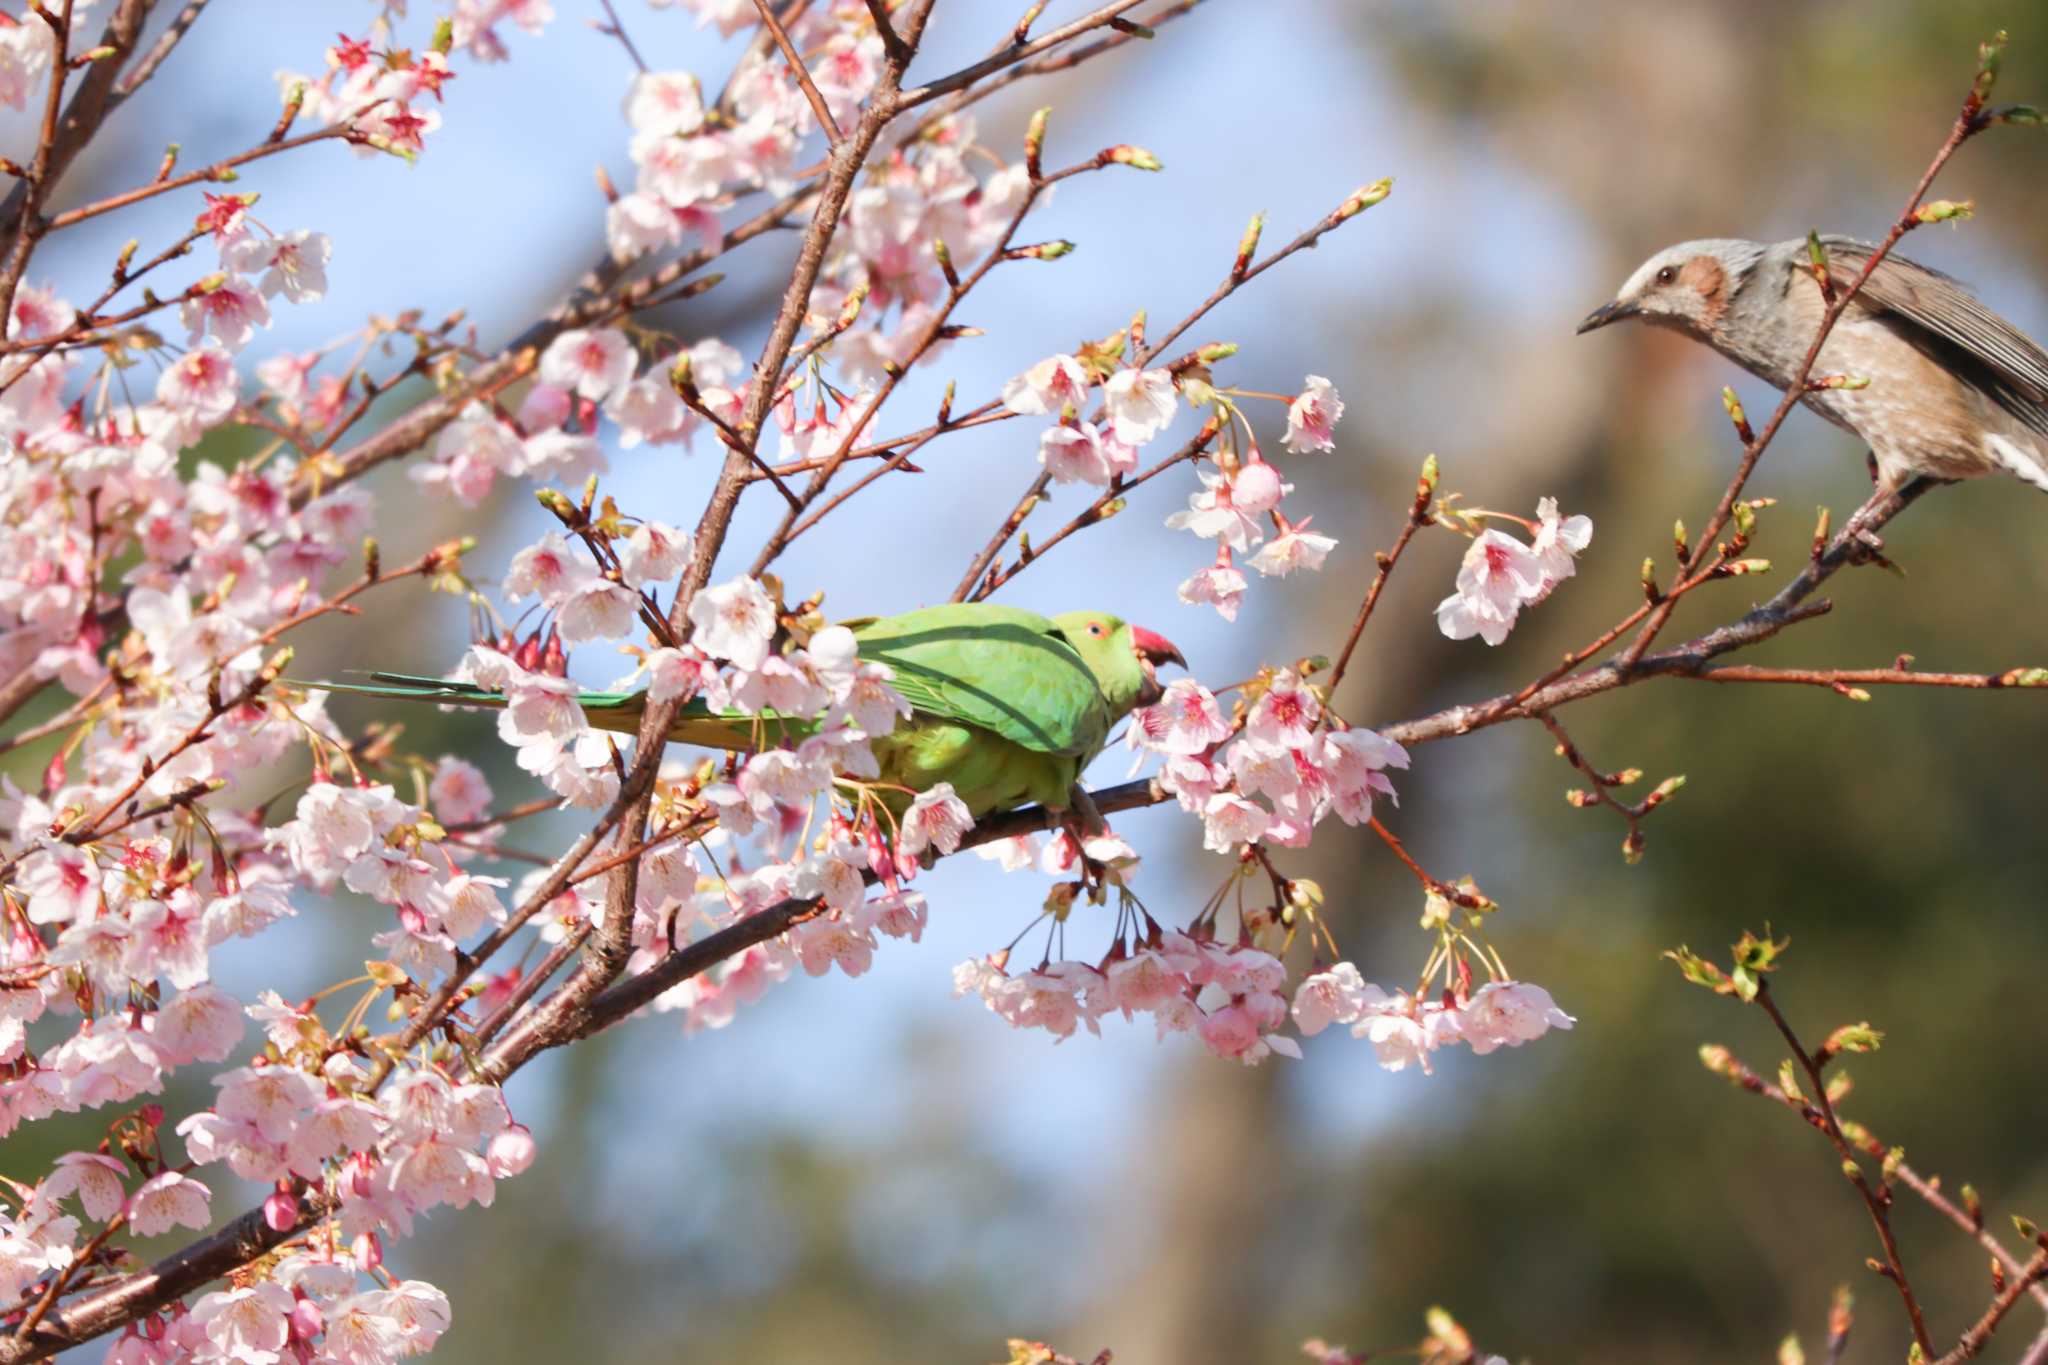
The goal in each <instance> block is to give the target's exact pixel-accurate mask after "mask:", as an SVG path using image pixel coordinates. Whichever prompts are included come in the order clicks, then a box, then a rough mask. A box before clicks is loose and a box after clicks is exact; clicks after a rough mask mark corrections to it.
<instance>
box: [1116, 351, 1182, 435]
mask: <svg viewBox="0 0 2048 1365" xmlns="http://www.w3.org/2000/svg"><path fill="white" fill-rule="evenodd" d="M1102 396H1103V401H1104V402H1105V403H1106V404H1107V405H1108V408H1109V419H1110V426H1111V427H1112V429H1114V430H1115V432H1116V438H1117V439H1118V440H1119V441H1122V442H1123V443H1124V444H1126V445H1131V446H1141V445H1144V444H1145V443H1146V442H1147V441H1150V440H1151V439H1152V438H1153V437H1155V436H1157V435H1158V434H1159V433H1160V432H1161V431H1163V430H1164V429H1165V428H1166V425H1167V424H1168V423H1169V422H1171V421H1173V413H1174V408H1175V406H1176V403H1177V398H1176V396H1175V394H1174V390H1173V374H1172V372H1171V371H1168V370H1138V369H1122V370H1118V371H1117V372H1116V373H1115V374H1113V375H1111V376H1110V377H1109V381H1108V382H1107V383H1105V384H1104V385H1103V386H1102Z"/></svg>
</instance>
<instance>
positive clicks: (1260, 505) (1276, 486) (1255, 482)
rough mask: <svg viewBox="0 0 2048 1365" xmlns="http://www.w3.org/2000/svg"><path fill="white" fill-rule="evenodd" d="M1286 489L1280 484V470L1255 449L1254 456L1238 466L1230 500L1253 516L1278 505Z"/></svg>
mask: <svg viewBox="0 0 2048 1365" xmlns="http://www.w3.org/2000/svg"><path fill="white" fill-rule="evenodd" d="M1284 491H1285V490H1284V489H1283V488H1282V487H1281V484H1280V471H1279V470H1277V469H1275V468H1273V466H1272V465H1270V464H1268V463H1266V462H1265V461H1264V460H1262V459H1260V458H1259V457H1258V452H1257V451H1253V452H1252V458H1251V459H1249V460H1247V461H1245V463H1244V464H1243V465H1241V466H1239V467H1238V471H1237V474H1236V476H1235V477H1233V478H1232V479H1231V481H1230V501H1231V502H1232V503H1233V504H1234V505H1235V506H1237V507H1238V508H1239V509H1240V510H1242V511H1245V512H1249V513H1251V514H1252V515H1253V516H1257V515H1258V514H1259V513H1261V512H1270V511H1272V510H1273V509H1274V508H1275V507H1278V506H1279V505H1280V495H1281V494H1282V492H1284Z"/></svg>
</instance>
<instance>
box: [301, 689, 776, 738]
mask: <svg viewBox="0 0 2048 1365" xmlns="http://www.w3.org/2000/svg"><path fill="white" fill-rule="evenodd" d="M304 686H307V687H317V688H319V689H321V690H322V691H325V692H346V693H348V694H349V695H351V696H357V697H382V698H384V699H386V700H390V701H413V702H430V703H433V704H435V705H439V706H469V707H477V708H483V709H489V710H498V709H501V708H503V706H504V705H505V694H504V693H502V692H493V691H491V690H490V689H489V688H485V687H478V686H477V685H476V684H475V683H465V682H454V681H451V680H449V679H447V678H426V677H420V676H418V675H416V674H411V673H372V674H370V681H369V682H367V683H345V682H309V683H306V684H304ZM576 701H577V703H578V704H579V705H581V706H582V707H583V714H584V717H585V719H587V720H588V721H589V722H590V723H591V724H592V725H593V726H595V727H597V728H598V729H600V730H612V731H616V732H618V733H620V734H628V735H630V734H632V733H634V732H635V731H637V730H638V729H639V728H640V716H641V713H642V712H643V711H644V710H645V709H646V707H647V694H646V693H645V692H579V693H577V694H576ZM814 729H816V725H815V723H814V722H811V721H809V720H797V719H792V718H784V717H782V716H778V715H776V714H775V713H774V712H772V711H770V712H763V713H762V714H761V715H758V716H755V715H749V714H747V713H745V712H740V711H714V710H712V709H711V708H710V707H708V706H706V705H705V704H704V703H703V702H701V701H693V702H689V703H687V704H686V705H684V706H683V707H682V709H681V710H679V711H678V712H677V713H676V718H675V723H674V724H672V725H670V726H669V730H668V737H669V738H670V739H671V740H674V741H676V742H678V743H682V744H698V745H702V746H703V747H705V748H707V749H730V750H733V751H735V752H739V753H750V752H754V751H757V750H760V749H772V748H774V747H776V746H777V745H779V744H781V743H782V742H783V741H784V740H785V739H802V738H804V737H805V736H806V735H809V734H810V733H811V732H812V731H813V730H814Z"/></svg>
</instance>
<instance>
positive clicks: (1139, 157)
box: [1102, 142, 1166, 171]
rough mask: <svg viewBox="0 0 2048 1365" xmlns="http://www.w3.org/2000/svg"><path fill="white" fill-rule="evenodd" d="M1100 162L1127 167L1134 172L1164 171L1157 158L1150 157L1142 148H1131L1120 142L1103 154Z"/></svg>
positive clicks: (1126, 143) (1150, 154)
mask: <svg viewBox="0 0 2048 1365" xmlns="http://www.w3.org/2000/svg"><path fill="white" fill-rule="evenodd" d="M1102 160H1103V162H1104V163H1105V164H1108V165H1113V166H1129V167H1130V168H1131V169H1132V170H1135V171H1163V170H1165V169H1166V167H1165V166H1164V165H1163V164H1161V162H1160V160H1159V158H1158V157H1156V156H1154V155H1152V153H1150V152H1148V151H1146V150H1145V149H1144V148H1143V147H1133V146H1131V145H1130V144H1129V143H1128V142H1120V143H1118V144H1117V145H1116V146H1114V147H1111V148H1109V149H1108V150H1107V151H1105V152H1103V153H1102Z"/></svg>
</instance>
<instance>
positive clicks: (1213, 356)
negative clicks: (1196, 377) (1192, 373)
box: [1195, 341, 1238, 365]
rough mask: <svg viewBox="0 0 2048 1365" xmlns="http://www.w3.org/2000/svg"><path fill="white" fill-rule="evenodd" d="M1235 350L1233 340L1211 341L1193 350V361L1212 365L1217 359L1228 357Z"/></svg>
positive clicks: (1234, 352)
mask: <svg viewBox="0 0 2048 1365" xmlns="http://www.w3.org/2000/svg"><path fill="white" fill-rule="evenodd" d="M1237 351H1238V346H1237V343H1236V342H1234V341H1212V342H1210V343H1209V344H1208V345H1206V346H1204V347H1202V348H1201V349H1200V350H1198V351H1196V352H1195V362H1196V363H1197V364H1201V365H1214V364H1215V363H1216V362H1217V361H1219V360H1228V359H1230V357H1232V356H1234V355H1236V354H1237Z"/></svg>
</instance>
